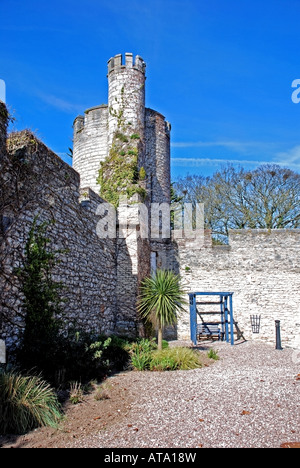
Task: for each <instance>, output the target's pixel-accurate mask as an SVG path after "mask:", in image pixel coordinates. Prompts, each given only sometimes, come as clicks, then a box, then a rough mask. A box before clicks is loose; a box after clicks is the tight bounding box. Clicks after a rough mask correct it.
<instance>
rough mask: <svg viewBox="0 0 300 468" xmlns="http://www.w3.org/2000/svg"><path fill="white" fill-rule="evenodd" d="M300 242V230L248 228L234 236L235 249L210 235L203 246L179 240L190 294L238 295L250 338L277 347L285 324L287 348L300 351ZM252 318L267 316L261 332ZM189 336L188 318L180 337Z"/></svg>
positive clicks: (237, 310) (238, 311)
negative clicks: (278, 323)
mask: <svg viewBox="0 0 300 468" xmlns="http://www.w3.org/2000/svg"><path fill="white" fill-rule="evenodd" d="M299 242H300V231H299V230H297V229H295V230H272V231H268V230H242V231H231V232H230V236H229V246H213V245H212V240H211V235H210V233H209V232H207V233H206V237H205V242H204V245H203V246H199V244H198V245H197V242H194V241H189V240H184V239H182V240H179V241H177V249H176V250H177V264H179V265H180V274H181V277H182V282H183V285H184V287H185V289H186V290H187V291H188V292H193V291H203V292H207V291H216V292H220V291H227V292H234V296H233V303H234V317H235V320H236V321H237V322H238V324H239V327H240V329H241V330H242V332H243V334H244V337H245V338H246V339H251V340H253V339H256V340H260V341H266V342H269V343H272V344H273V345H274V343H275V320H280V321H281V335H282V343H283V345H284V346H291V347H295V348H297V347H298V348H300V340H299V338H300V298H299V290H300V251H299ZM215 308H216V306H215ZM204 310H205V309H204ZM250 315H261V327H260V333H259V334H253V333H252V328H251V323H250ZM214 318H215V317H214ZM189 333H190V332H189V321H188V315H186V317H185V318H184V319H183V320H181V321H180V322H179V324H178V336H179V337H180V338H182V339H183V338H188V337H189Z"/></svg>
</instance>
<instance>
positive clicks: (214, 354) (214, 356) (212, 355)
mask: <svg viewBox="0 0 300 468" xmlns="http://www.w3.org/2000/svg"><path fill="white" fill-rule="evenodd" d="M207 357H208V358H209V359H214V361H218V360H219V359H220V358H219V356H218V351H216V350H214V349H210V350H209V351H208V353H207Z"/></svg>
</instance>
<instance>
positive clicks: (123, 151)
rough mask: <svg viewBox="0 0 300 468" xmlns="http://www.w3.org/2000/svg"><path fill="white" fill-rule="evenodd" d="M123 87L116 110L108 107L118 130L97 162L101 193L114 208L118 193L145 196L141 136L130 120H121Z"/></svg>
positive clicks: (120, 194) (123, 103)
mask: <svg viewBox="0 0 300 468" xmlns="http://www.w3.org/2000/svg"><path fill="white" fill-rule="evenodd" d="M125 106H126V103H125V100H124V88H122V90H121V102H120V106H119V109H118V110H115V109H113V108H112V107H110V108H109V112H110V114H111V115H112V116H113V117H115V118H116V121H117V129H116V131H115V133H114V135H113V139H112V145H111V148H110V151H109V154H108V157H107V158H106V160H105V161H104V162H101V163H100V170H99V176H98V179H97V183H98V184H99V185H100V195H101V197H103V198H104V199H105V200H107V201H108V202H109V203H112V204H113V205H114V206H115V207H117V206H118V204H119V197H120V196H125V195H126V196H127V198H128V199H130V198H132V197H133V196H134V195H135V194H139V195H140V196H141V197H142V199H144V198H145V197H146V190H145V188H144V186H143V185H144V184H143V183H141V182H142V181H143V180H144V179H145V178H146V174H145V170H144V171H142V176H143V177H140V173H141V171H140V170H139V166H138V158H139V152H140V148H141V138H140V135H139V133H137V132H135V131H134V129H133V126H132V124H131V122H126V121H125V119H124V109H125Z"/></svg>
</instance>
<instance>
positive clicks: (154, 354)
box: [127, 339, 201, 371]
mask: <svg viewBox="0 0 300 468" xmlns="http://www.w3.org/2000/svg"><path fill="white" fill-rule="evenodd" d="M127 349H128V351H129V354H130V359H131V365H132V367H133V368H134V369H136V370H139V371H147V370H151V371H168V370H190V369H196V368H198V367H201V362H200V358H199V355H198V354H197V353H196V352H194V351H193V350H192V349H189V348H181V347H178V348H169V344H168V342H167V341H165V340H163V349H162V350H161V351H160V350H158V349H157V344H156V342H155V340H154V339H153V340H147V339H141V340H138V341H136V342H134V343H131V344H128V346H127Z"/></svg>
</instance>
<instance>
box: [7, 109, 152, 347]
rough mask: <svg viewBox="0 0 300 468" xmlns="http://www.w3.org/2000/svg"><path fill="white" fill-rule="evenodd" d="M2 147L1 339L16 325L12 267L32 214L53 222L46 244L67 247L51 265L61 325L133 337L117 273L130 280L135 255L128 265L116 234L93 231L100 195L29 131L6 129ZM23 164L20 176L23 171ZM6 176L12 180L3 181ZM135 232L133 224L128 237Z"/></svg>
mask: <svg viewBox="0 0 300 468" xmlns="http://www.w3.org/2000/svg"><path fill="white" fill-rule="evenodd" d="M2 107H3V108H4V106H2ZM1 115H3V116H5V114H4V113H3V114H1ZM0 120H1V125H0V128H1V129H2V132H1V138H0V141H2V142H5V132H4V131H3V130H5V129H6V126H5V119H3V118H2V119H0ZM7 148H8V151H6V148H5V147H3V146H2V147H1V148H0V151H1V155H2V157H1V189H3V188H5V189H6V191H7V190H9V187H11V193H7V194H6V196H7V197H6V200H9V203H4V204H3V203H2V205H1V208H2V210H1V225H2V227H3V224H4V220H5V226H4V228H3V229H2V230H1V246H0V251H1V252H0V253H1V257H0V258H1V275H0V288H1V308H0V319H1V321H0V334H1V338H2V339H6V343H7V345H10V344H12V343H15V342H16V341H17V340H18V337H19V334H20V332H21V331H22V327H23V319H22V317H21V316H20V315H19V314H20V313H23V310H22V295H21V293H20V285H19V283H18V279H17V278H16V276H15V274H14V269H15V268H16V267H18V266H20V264H21V261H22V256H23V252H24V246H25V244H26V241H27V238H28V233H29V230H30V228H31V226H32V222H33V219H34V217H35V216H36V215H39V221H40V222H42V221H45V220H54V221H55V224H54V225H53V226H51V229H50V231H49V235H50V238H51V240H52V246H53V248H55V249H63V250H66V253H64V254H63V255H61V258H60V259H61V263H60V264H59V265H58V266H57V267H56V270H55V272H54V279H55V280H58V281H62V283H63V284H64V287H65V289H64V291H63V296H64V297H65V298H66V300H67V301H66V303H65V304H64V309H65V314H66V324H67V323H71V322H73V321H75V322H76V324H77V326H80V327H83V328H85V329H86V330H88V331H91V330H94V331H95V332H98V333H100V332H101V333H106V334H112V333H116V334H125V335H128V336H136V335H137V333H138V328H139V323H138V320H137V315H136V307H135V305H136V304H135V303H136V294H137V291H136V290H134V289H133V290H130V291H126V290H125V289H124V288H123V287H122V286H121V285H122V284H124V278H123V276H124V274H125V275H126V280H127V284H128V285H131V286H132V284H134V285H135V284H136V281H137V280H136V278H137V276H138V273H137V270H141V268H138V265H139V263H138V262H139V260H138V259H136V266H135V268H133V267H132V264H133V259H132V258H130V255H129V252H128V250H127V245H126V243H124V242H123V241H122V240H117V239H101V238H99V237H98V235H97V232H96V230H97V223H98V222H99V220H100V216H97V215H96V214H95V213H96V211H97V210H98V209H99V206H100V207H101V204H102V203H104V200H102V199H101V198H100V197H99V196H98V195H96V194H95V193H94V192H93V191H91V190H90V189H89V188H84V187H80V177H79V174H78V173H77V172H76V171H74V170H73V169H72V168H71V167H70V166H68V165H67V164H66V163H64V162H63V161H62V160H61V159H60V158H59V157H58V156H56V155H55V154H54V153H53V152H51V151H50V150H49V149H48V148H47V147H46V146H45V145H44V144H43V143H41V142H40V141H38V140H37V139H36V138H35V136H34V135H32V134H31V133H29V132H26V131H25V132H21V133H16V134H13V135H11V136H10V138H9V140H8V143H7ZM28 168H29V169H28ZM25 170H26V171H27V172H26V178H24V177H22V174H23V173H24V171H25ZM22 171H23V172H22ZM18 173H19V174H20V175H19V176H18ZM8 176H9V177H11V180H10V181H9V182H10V183H9V185H7V186H5V178H7V177H8ZM12 182H13V184H12ZM4 186H5V187H4ZM15 186H18V187H19V196H18V197H16V196H15V194H14V193H13V192H15V189H14V187H15ZM1 195H3V190H2V191H1ZM135 231H136V226H134V225H133V228H132V236H133V238H134V235H135ZM132 257H133V258H134V255H132ZM141 258H143V257H142V256H141ZM132 281H133V283H132ZM120 283H121V285H120ZM117 292H118V293H119V294H116V293H117ZM133 294H134V298H133V299H132V296H133Z"/></svg>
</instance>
